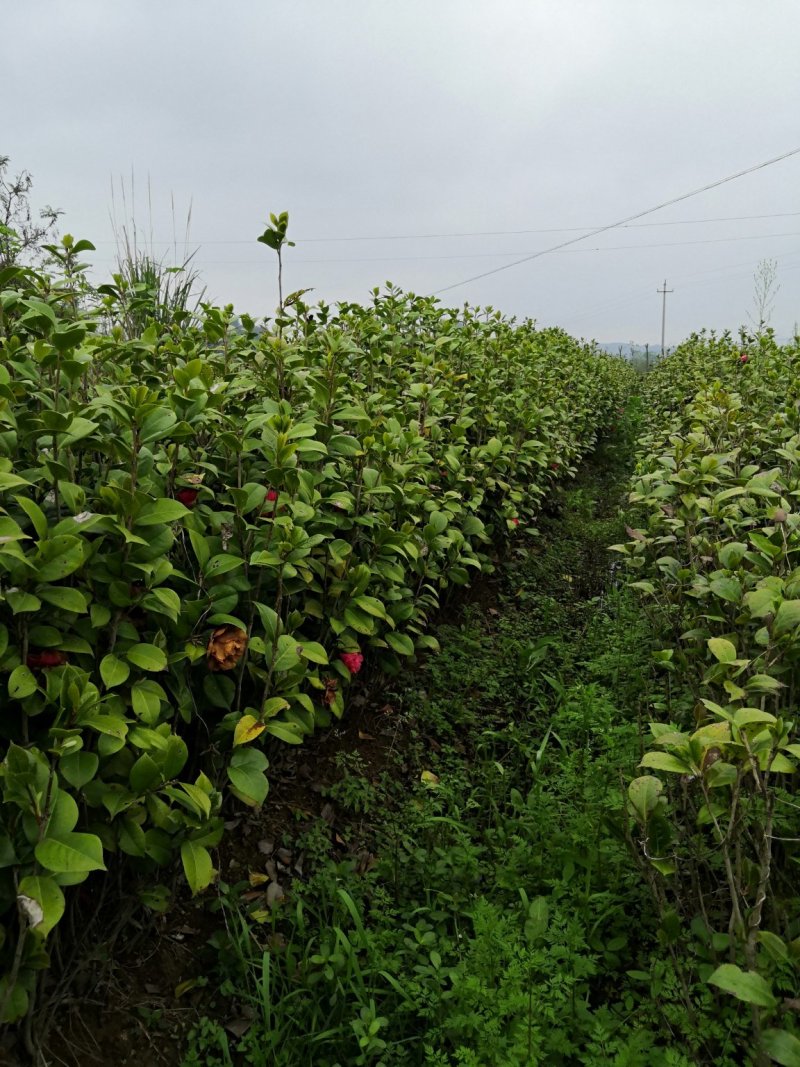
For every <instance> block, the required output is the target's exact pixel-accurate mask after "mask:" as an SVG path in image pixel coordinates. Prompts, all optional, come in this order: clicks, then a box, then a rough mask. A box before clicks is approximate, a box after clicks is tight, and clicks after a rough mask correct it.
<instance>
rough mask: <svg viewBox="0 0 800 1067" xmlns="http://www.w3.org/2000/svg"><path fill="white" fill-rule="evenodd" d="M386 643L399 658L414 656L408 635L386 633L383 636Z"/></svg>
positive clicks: (412, 643)
mask: <svg viewBox="0 0 800 1067" xmlns="http://www.w3.org/2000/svg"><path fill="white" fill-rule="evenodd" d="M385 639H386V643H387V645H389V646H390V647H391V648H393V649H394V650H395V652H398V653H399V654H400V655H401V656H413V655H414V642H413V641H412V640H411V638H410V637H409V636H408V634H395V633H391V632H390V633H387V634H386V635H385Z"/></svg>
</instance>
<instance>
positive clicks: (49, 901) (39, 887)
mask: <svg viewBox="0 0 800 1067" xmlns="http://www.w3.org/2000/svg"><path fill="white" fill-rule="evenodd" d="M17 896H18V899H19V897H27V898H28V899H29V900H33V901H35V902H36V903H37V904H38V905H39V909H40V911H41V918H40V919H39V921H38V922H35V923H34V922H30V920H31V917H32V915H31V913H32V912H33V911H34V910H35V909H31V908H30V907H26V908H25V912H26V914H27V915H28V921H29V922H30V926H31V929H32V930H35V931H36V933H37V934H41V935H42V937H47V935H48V934H49V933H50V931H51V930H52V929H53V927H54V926H55V925H56V923H57V922H58V921H59V919H60V918H61V916H62V915H63V914H64V894H63V893H62V891H61V888H60V887H59V885H58V884H57V882H55V881H54V880H53V879H52V878H48V877H47V875H39V876H36V875H29V876H28V877H27V878H23V879H22V881H21V882H20V883H19V888H18V890H17Z"/></svg>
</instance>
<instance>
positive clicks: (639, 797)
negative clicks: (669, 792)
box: [628, 774, 664, 823]
mask: <svg viewBox="0 0 800 1067" xmlns="http://www.w3.org/2000/svg"><path fill="white" fill-rule="evenodd" d="M663 790H664V783H663V782H662V781H661V779H660V778H656V777H655V776H654V775H652V774H645V775H642V777H641V778H634V780H633V781H632V782H631V784H630V785H629V786H628V800H629V801H630V804H631V807H632V808H633V810H634V811H635V813H636V814H637V815H638V816H639V819H640V821H641V822H643V823H645V822H647V820H648V819H649V818H650V815H651V814H652V813H653V812H654V811H655V809H656V807H657V805H658V799H659V797H660V796H661V794H662V792H663Z"/></svg>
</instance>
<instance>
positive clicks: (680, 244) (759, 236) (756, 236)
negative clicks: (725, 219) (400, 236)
mask: <svg viewBox="0 0 800 1067" xmlns="http://www.w3.org/2000/svg"><path fill="white" fill-rule="evenodd" d="M773 237H780V238H786V237H800V232H796V231H795V232H793V233H751V234H747V235H746V236H740V237H707V238H702V239H700V240H698V241H660V242H658V243H656V244H637V245H596V246H593V247H589V248H569V249H565V250H564V252H563V254H564V255H573V254H576V253H577V254H583V253H585V252H636V251H638V250H639V249H650V248H686V247H687V246H694V245H716V244H730V243H736V242H738V241H763V240H768V239H769V238H773ZM532 254H533V255H536V254H537V253H532ZM518 255H519V251H518V250H517V251H515V252H453V253H441V254H440V253H435V254H433V255H424V254H423V255H418V256H329V257H328V256H326V257H324V258H321V259H303V258H302V256H301V257H299V258H297V259H294V258H293V259H292V261H291V262H292V264H293V265H294V264H296V265H299V264H301V263H403V262H416V261H418V260H423V261H425V260H440V259H495V258H497V257H498V256H518ZM95 262H103V263H112V264H113V263H116V260H115V259H110V260H100V261H95ZM199 262H200V263H201V264H204V265H206V266H212V265H213V266H236V265H241V266H251V265H253V264H255V263H256V262H257V260H256V259H202V260H200V261H199Z"/></svg>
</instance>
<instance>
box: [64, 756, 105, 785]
mask: <svg viewBox="0 0 800 1067" xmlns="http://www.w3.org/2000/svg"><path fill="white" fill-rule="evenodd" d="M99 766H100V760H99V759H98V757H97V756H96V755H95V754H94V753H93V752H70V753H68V754H67V755H66V756H62V757H61V759H60V761H59V764H58V770H59V774H60V775H61V776H62V778H64V780H65V781H67V782H69V784H70V785H71V786H72V787H73V788H74V789H80V788H81V787H82V786H84V785H86V783H87V782H91V780H92V779H93V778H94V776H95V775H96V774H97V768H98V767H99Z"/></svg>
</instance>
